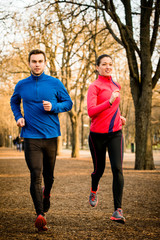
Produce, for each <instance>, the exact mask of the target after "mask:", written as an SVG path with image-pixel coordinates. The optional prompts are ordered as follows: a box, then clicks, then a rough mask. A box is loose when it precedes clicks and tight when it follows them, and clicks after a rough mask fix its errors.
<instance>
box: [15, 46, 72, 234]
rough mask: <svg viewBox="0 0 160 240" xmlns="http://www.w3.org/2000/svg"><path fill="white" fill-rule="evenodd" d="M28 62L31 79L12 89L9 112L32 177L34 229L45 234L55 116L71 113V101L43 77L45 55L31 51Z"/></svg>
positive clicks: (59, 85)
mask: <svg viewBox="0 0 160 240" xmlns="http://www.w3.org/2000/svg"><path fill="white" fill-rule="evenodd" d="M28 62H29V67H30V69H31V75H30V76H29V77H28V78H26V79H23V80H21V81H19V82H18V83H17V85H16V86H15V90H14V93H13V95H12V97H11V109H12V111H13V114H14V116H15V120H16V122H17V126H19V127H21V128H22V131H21V137H23V138H24V151H25V159H26V163H27V166H28V168H29V170H30V175H31V185H30V193H31V196H32V200H33V203H34V206H35V210H36V213H37V218H36V221H35V227H36V228H38V230H39V231H46V230H47V226H46V224H47V223H46V219H45V212H47V211H48V210H49V208H50V192H51V188H52V185H53V182H54V167H55V161H56V151H57V137H58V136H60V134H61V133H60V124H59V119H58V113H60V112H65V111H69V110H71V108H72V101H71V98H70V96H69V95H68V93H67V91H66V89H65V87H64V85H63V84H62V83H61V82H60V80H59V79H56V78H54V77H51V76H49V75H46V74H45V73H44V69H45V66H46V55H45V53H44V52H43V51H41V50H39V49H35V50H32V51H31V52H30V53H29V57H28ZM21 100H23V110H24V116H23V115H22V113H21V108H20V103H21ZM42 174H43V180H44V188H43V189H42V186H41V184H42Z"/></svg>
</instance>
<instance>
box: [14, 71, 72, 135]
mask: <svg viewBox="0 0 160 240" xmlns="http://www.w3.org/2000/svg"><path fill="white" fill-rule="evenodd" d="M21 99H22V100H23V110H24V119H25V126H24V127H23V128H22V131H21V137H23V138H37V139H42V138H54V137H58V136H60V135H61V132H60V124H59V119H58V113H60V112H66V111H69V110H71V108H72V104H73V103H72V100H71V98H70V96H69V95H68V93H67V91H66V89H65V87H64V85H63V84H62V82H61V81H60V80H59V79H57V78H54V77H51V76H49V75H46V74H45V73H42V74H41V75H40V76H34V75H32V74H31V76H29V77H28V78H25V79H23V80H21V81H19V82H18V83H17V85H16V86H15V90H14V93H13V95H12V97H11V101H10V104H11V109H12V111H13V114H14V117H15V120H16V121H17V120H18V119H19V118H22V117H23V115H22V113H21V108H20V103H21ZM43 100H45V101H49V102H51V104H52V109H51V111H45V110H44V108H43V102H42V101H43Z"/></svg>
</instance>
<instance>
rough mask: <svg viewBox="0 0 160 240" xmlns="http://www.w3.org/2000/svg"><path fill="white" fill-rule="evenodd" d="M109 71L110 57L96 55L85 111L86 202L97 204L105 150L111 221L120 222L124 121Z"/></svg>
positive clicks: (118, 89) (121, 215) (122, 218)
mask: <svg viewBox="0 0 160 240" xmlns="http://www.w3.org/2000/svg"><path fill="white" fill-rule="evenodd" d="M112 68H113V65H112V58H111V56H109V55H107V54H103V55H101V56H99V57H98V59H97V62H96V69H97V71H98V74H99V75H98V79H97V80H96V81H94V82H93V83H92V84H91V85H90V87H89V89H88V95H87V109H88V115H89V117H90V118H91V126H90V135H89V147H90V151H91V155H92V160H93V166H94V172H93V173H92V174H91V179H92V184H91V193H90V196H89V203H90V205H91V206H92V207H95V206H96V205H97V204H98V197H97V191H98V189H99V185H98V184H99V180H100V178H101V177H102V175H103V172H104V169H105V161H106V148H108V154H109V158H110V163H111V168H112V173H113V198H114V209H115V211H114V213H113V215H112V217H111V220H113V221H117V222H120V223H124V222H125V218H124V217H123V212H122V209H121V203H122V193H123V185H124V179H123V173H122V161H123V136H122V125H125V122H126V119H125V118H124V117H122V116H121V115H120V110H119V104H120V88H121V87H120V85H119V84H118V83H115V82H114V81H113V80H112V77H111V74H112Z"/></svg>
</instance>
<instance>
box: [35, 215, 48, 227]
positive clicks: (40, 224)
mask: <svg viewBox="0 0 160 240" xmlns="http://www.w3.org/2000/svg"><path fill="white" fill-rule="evenodd" d="M46 224H47V222H46V219H45V217H44V216H42V215H41V214H40V215H38V217H37V218H36V221H35V227H36V228H38V231H47V230H48V228H47V226H46Z"/></svg>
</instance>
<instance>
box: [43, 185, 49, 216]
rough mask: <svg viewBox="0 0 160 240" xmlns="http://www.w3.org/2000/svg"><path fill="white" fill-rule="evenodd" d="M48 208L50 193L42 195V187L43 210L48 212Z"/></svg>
mask: <svg viewBox="0 0 160 240" xmlns="http://www.w3.org/2000/svg"><path fill="white" fill-rule="evenodd" d="M49 208H50V194H49V196H45V195H44V188H43V212H44V213H46V212H48V210H49Z"/></svg>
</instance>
